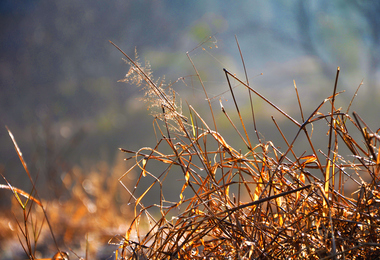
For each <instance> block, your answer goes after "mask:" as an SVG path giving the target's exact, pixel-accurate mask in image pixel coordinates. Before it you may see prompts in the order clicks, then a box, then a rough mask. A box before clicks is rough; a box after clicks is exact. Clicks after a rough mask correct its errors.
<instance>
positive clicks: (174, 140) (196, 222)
mask: <svg viewBox="0 0 380 260" xmlns="http://www.w3.org/2000/svg"><path fill="white" fill-rule="evenodd" d="M115 47H116V48H118V47H117V46H116V45H115ZM118 49H119V48H118ZM119 50H120V49H119ZM120 51H121V50H120ZM121 52H122V51H121ZM122 53H123V54H124V55H125V57H126V58H127V59H128V60H127V62H128V63H129V64H130V65H131V70H130V71H133V72H134V75H133V78H130V77H131V73H128V74H127V76H126V77H127V78H126V79H124V81H131V80H132V81H133V80H134V81H136V80H137V81H138V82H139V84H141V83H142V82H145V88H146V89H148V92H149V93H151V94H153V97H152V96H150V98H151V99H153V100H155V104H156V105H158V106H159V107H160V108H161V112H160V113H158V114H157V113H156V114H155V119H154V128H155V132H156V137H157V144H156V145H155V147H153V148H146V147H145V148H141V149H140V150H138V151H129V150H126V149H121V150H122V151H123V152H126V153H128V154H131V157H129V158H127V160H135V164H134V165H133V166H132V167H131V169H130V170H129V171H127V172H126V173H125V174H124V175H123V176H122V177H121V178H120V182H121V183H122V185H124V186H125V184H124V183H123V180H124V178H125V177H126V176H127V175H128V174H129V173H130V172H132V171H133V170H136V169H137V170H139V171H140V175H139V177H138V180H137V184H136V186H135V188H134V189H132V190H129V189H128V188H127V187H126V186H125V188H126V190H128V192H129V193H130V194H131V198H132V200H133V201H134V204H135V207H134V212H135V217H134V219H133V221H132V223H131V225H130V227H129V229H128V230H127V232H126V234H125V236H118V237H115V238H114V239H113V240H112V242H115V241H116V240H117V241H118V243H119V245H120V246H119V256H118V257H119V258H120V259H369V258H372V259H373V257H375V256H379V255H380V243H379V242H380V237H379V232H380V229H379V224H380V218H379V213H380V212H379V205H380V204H379V203H380V189H379V181H380V180H379V177H380V175H379V169H380V168H379V165H380V164H379V163H380V155H379V148H380V146H379V142H380V136H379V135H378V131H379V130H378V131H377V132H374V131H372V130H371V129H370V128H369V126H367V125H366V124H365V123H364V122H363V120H362V119H361V118H360V116H359V115H358V114H356V113H355V112H353V113H352V115H353V116H351V112H349V109H350V106H351V102H350V104H349V106H348V108H347V110H346V111H343V109H341V108H339V109H338V108H337V107H336V101H335V100H336V98H337V97H338V95H339V94H340V93H337V91H336V89H337V85H338V77H339V68H338V70H337V74H336V80H335V85H334V88H333V93H332V95H331V96H329V97H327V98H326V99H325V100H323V101H322V102H321V103H320V105H319V106H318V107H317V108H316V109H315V110H314V111H313V112H312V113H311V114H310V115H307V116H304V111H303V109H302V106H301V101H300V98H299V95H298V91H297V87H296V85H295V84H294V86H295V94H296V96H297V100H298V104H299V110H300V113H301V118H302V121H301V122H298V121H297V120H295V119H294V118H293V117H291V116H290V115H288V114H286V113H285V112H284V111H282V110H281V109H280V108H278V107H277V106H276V105H275V104H273V103H272V102H271V101H269V100H268V99H266V98H265V97H264V96H262V95H261V94H260V93H258V92H257V91H256V90H254V89H253V88H251V87H250V85H249V83H248V77H247V78H246V80H242V79H240V78H238V77H236V76H235V75H234V74H232V73H230V72H229V71H228V70H226V69H225V70H224V72H225V75H226V81H227V83H228V85H229V88H230V93H231V95H232V100H233V101H234V104H235V108H236V112H237V114H238V118H239V120H240V122H239V126H237V125H236V124H235V123H234V122H233V120H232V119H231V118H230V117H229V113H228V112H227V111H226V110H225V109H224V107H223V104H222V102H221V101H220V105H221V111H222V113H224V114H225V116H226V118H227V119H228V121H229V122H230V124H231V127H233V128H234V129H235V130H236V133H237V135H238V136H239V137H240V138H241V140H242V142H243V143H244V144H245V147H239V148H234V147H232V146H231V145H230V144H228V143H227V142H226V141H225V139H224V138H223V136H222V135H221V134H220V133H219V132H218V130H217V123H216V121H215V119H213V121H212V122H211V123H209V122H206V121H205V120H204V119H202V117H201V115H200V114H199V113H198V112H197V111H196V110H195V109H194V108H193V107H192V106H191V105H188V109H189V115H188V116H185V115H184V114H183V113H181V112H179V110H178V105H177V104H176V103H175V98H174V97H175V94H173V93H174V92H173V91H166V90H165V89H164V88H162V86H161V85H157V83H156V82H154V81H153V79H152V78H151V74H150V73H146V71H145V70H144V69H143V68H141V66H140V64H139V63H138V62H134V61H133V60H132V59H131V58H130V57H129V56H128V55H127V54H125V53H124V52H122ZM188 58H189V60H190V62H191V64H192V65H193V68H194V71H195V74H196V76H195V77H197V78H198V80H199V82H200V84H201V86H202V87H203V89H204V94H205V96H206V100H207V101H208V103H209V108H210V113H211V117H212V118H214V111H213V108H212V106H211V103H210V99H209V97H208V95H207V92H206V90H205V88H204V85H203V82H202V80H201V77H200V76H199V73H198V71H197V69H196V66H195V65H194V63H193V62H192V59H191V57H190V55H189V53H188ZM243 63H244V62H243ZM232 82H233V83H234V84H236V85H239V86H240V87H241V89H245V91H247V92H248V95H249V98H250V100H252V99H251V95H258V96H259V97H260V98H261V99H263V100H264V101H265V102H267V103H268V104H269V105H270V106H272V107H273V108H275V109H276V110H278V111H279V112H280V113H281V114H282V115H283V116H284V117H285V118H287V119H288V120H290V121H291V122H292V123H293V124H294V125H296V127H297V128H298V131H297V132H295V133H294V137H292V139H287V137H285V136H284V134H283V132H282V131H281V129H280V127H279V126H278V124H277V123H276V121H275V119H274V118H273V117H272V119H273V121H274V125H275V126H276V127H277V129H278V131H279V133H280V134H281V135H282V137H283V139H284V141H285V143H286V144H287V148H285V149H284V150H282V151H281V150H280V149H278V148H277V147H276V146H275V144H273V143H272V142H270V141H268V142H264V141H262V139H261V138H260V136H259V134H258V133H257V131H256V122H255V117H254V113H253V111H254V109H253V104H252V101H251V108H252V125H254V130H255V132H256V137H257V144H256V145H252V141H251V138H250V137H249V135H248V132H252V131H250V130H248V129H246V127H245V123H244V121H243V119H242V116H241V113H240V109H239V105H238V104H237V102H236V100H235V96H234V88H235V86H233V85H232ZM360 85H361V84H360ZM360 85H359V87H360ZM358 89H359V88H358ZM355 95H356V94H355ZM326 106H330V108H329V109H328V111H329V112H327V113H322V112H321V111H322V108H326ZM316 125H319V126H322V127H324V128H325V130H324V131H325V133H326V134H327V135H326V140H325V141H326V142H325V144H324V145H325V148H324V149H323V150H322V149H317V147H318V146H316V145H315V144H313V141H312V131H313V127H314V126H316ZM239 129H242V130H241V131H239ZM349 129H350V132H349ZM352 132H356V133H361V137H362V138H361V140H354V139H353V137H352V135H351V133H352ZM301 136H304V137H305V138H306V140H307V144H308V145H307V146H305V147H303V149H304V151H305V152H304V153H302V154H297V153H296V151H295V150H294V144H295V142H296V141H297V140H298V139H299V138H300V137H301ZM338 144H339V145H340V146H341V147H344V146H345V147H347V148H348V151H349V152H350V153H351V154H350V155H349V156H343V155H342V154H340V153H339V150H338ZM341 149H342V148H341ZM242 150H246V152H242ZM305 154H306V155H305ZM157 164H161V165H163V167H164V168H163V170H161V168H159V167H157ZM151 165H152V167H150V166H151ZM158 169H160V170H158ZM170 172H176V174H181V175H182V176H183V177H182V180H183V181H182V184H181V185H182V189H181V192H180V194H179V200H178V201H175V202H169V201H167V200H166V199H165V196H164V193H165V191H164V190H165V185H164V181H165V178H167V176H169V175H170ZM148 175H149V176H150V177H152V178H153V180H154V181H153V182H152V183H151V185H150V186H149V187H148V188H147V189H145V188H144V191H143V192H142V193H141V195H136V194H137V193H138V187H139V183H140V180H141V179H142V178H143V177H144V176H148ZM177 176H178V175H177ZM346 185H351V187H350V188H351V189H352V185H354V186H356V190H357V192H356V193H355V194H354V196H351V194H348V195H347V194H345V190H346V189H347V187H346ZM155 186H158V187H159V189H160V200H159V201H160V202H159V203H158V204H151V205H149V206H145V205H143V203H142V201H143V200H144V197H145V196H146V195H147V194H148V193H149V192H150V191H151V190H152V189H153V187H155ZM166 188H170V187H166ZM243 199H245V200H248V202H247V201H243ZM154 208H157V209H158V211H159V214H158V215H157V214H156V215H154V214H153V213H151V212H154ZM145 222H146V223H148V227H144V225H143V223H145Z"/></svg>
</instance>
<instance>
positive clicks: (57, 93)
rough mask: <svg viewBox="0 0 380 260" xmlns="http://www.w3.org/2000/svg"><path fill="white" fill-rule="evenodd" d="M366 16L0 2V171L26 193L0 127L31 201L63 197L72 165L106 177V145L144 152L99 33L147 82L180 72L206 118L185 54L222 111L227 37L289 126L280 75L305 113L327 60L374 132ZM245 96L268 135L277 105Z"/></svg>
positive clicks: (352, 4) (374, 41)
mask: <svg viewBox="0 0 380 260" xmlns="http://www.w3.org/2000/svg"><path fill="white" fill-rule="evenodd" d="M379 13H380V2H378V1H360V0H345V1H343V0H335V1H327V0H321V1H303V0H294V1H274V0H269V1H238V2H233V3H232V2H231V1H216V0H209V1H121V0H119V1H116V0H115V1H88V0H83V1H77V0H66V1H58V0H57V1H56V0H54V1H39V0H29V1H21V0H2V1H1V2H0V20H1V23H0V28H1V30H0V34H1V48H0V88H1V92H0V112H1V113H0V143H1V145H0V172H1V173H2V174H3V175H4V176H5V177H6V178H7V180H8V181H9V182H10V183H12V184H13V185H14V186H17V187H19V188H22V189H24V190H26V191H30V182H29V181H28V179H27V177H26V175H25V172H24V170H23V168H22V165H21V163H20V161H19V158H18V155H17V153H16V152H15V150H14V147H13V144H12V142H11V139H10V138H9V135H8V133H7V130H6V128H5V126H8V128H9V129H10V130H11V131H12V132H13V134H14V136H15V138H16V141H17V142H18V145H19V147H20V149H21V151H22V152H23V155H24V158H25V160H26V162H27V163H28V166H29V168H30V171H31V172H32V175H33V176H38V181H37V183H38V187H41V188H40V189H39V190H40V195H41V196H42V197H44V198H49V199H52V198H56V199H61V200H62V197H64V196H68V195H65V194H67V192H68V191H67V190H70V188H68V185H67V184H66V186H64V185H63V184H62V182H63V181H65V178H66V176H68V175H70V176H71V177H72V178H74V177H73V176H75V174H74V175H73V173H72V172H73V168H75V167H77V168H76V169H81V172H82V174H83V175H84V176H87V175H88V174H90V173H91V172H103V174H105V175H111V172H112V175H113V176H115V178H116V179H117V177H120V176H121V175H122V174H123V173H124V171H125V170H126V169H127V168H128V167H127V163H124V162H123V158H124V157H125V156H124V155H123V154H121V153H120V152H119V150H118V148H119V147H122V148H126V149H129V150H137V149H139V148H140V147H143V146H152V147H154V145H155V143H156V141H155V140H156V139H155V136H154V132H153V128H152V120H153V118H152V117H151V116H150V115H149V111H147V107H146V105H145V104H144V102H141V100H140V98H142V97H143V94H144V93H143V92H142V91H140V90H139V89H138V88H136V87H135V86H131V85H128V84H125V83H120V82H119V83H118V82H117V81H118V80H119V79H122V78H123V77H124V75H125V74H126V73H127V71H128V69H129V66H128V65H127V64H126V63H125V62H124V61H123V60H122V58H123V55H122V54H121V53H120V52H119V51H118V50H117V49H116V48H115V47H113V46H112V45H111V44H110V43H109V40H111V41H112V42H114V43H115V44H117V45H118V46H119V47H120V48H121V49H122V50H123V51H124V52H126V53H127V54H128V55H130V56H131V57H134V55H135V49H136V50H137V52H138V54H139V57H140V61H141V62H142V63H144V62H145V60H147V61H149V62H150V64H151V66H152V71H153V75H154V77H155V78H156V79H158V78H160V77H161V78H162V77H163V76H164V75H165V81H166V82H167V83H170V82H175V81H177V79H178V78H180V77H185V80H184V81H178V82H177V83H175V84H174V85H173V86H172V88H173V89H174V90H175V91H176V92H177V93H178V94H179V95H180V96H179V97H180V98H182V100H183V104H186V103H185V101H188V102H189V103H190V104H192V105H193V106H194V107H195V109H197V110H199V112H200V113H201V114H202V113H205V114H206V115H205V116H206V118H207V115H208V114H209V112H208V111H207V110H206V109H207V102H206V101H205V97H204V94H203V92H202V88H201V87H200V85H199V84H198V83H196V78H195V77H194V74H195V73H194V70H193V68H192V66H191V63H190V62H189V59H188V58H187V56H186V53H187V52H189V55H190V57H191V58H192V59H193V61H194V63H195V65H196V66H197V69H198V70H199V71H200V73H201V76H202V79H203V80H204V83H205V86H206V89H207V91H208V93H209V95H210V97H216V98H215V99H213V106H214V105H215V107H216V110H217V111H218V112H217V113H221V112H219V110H218V109H219V108H218V107H219V101H218V98H220V97H221V98H222V100H223V102H224V103H225V106H226V107H227V108H228V106H229V105H231V108H232V107H233V106H232V104H233V103H232V102H231V101H232V100H231V98H230V96H229V95H228V94H223V95H220V94H222V93H223V92H224V91H226V90H228V85H227V83H226V79H225V76H224V72H223V68H226V69H228V70H229V71H230V72H232V73H236V75H237V76H238V77H241V78H244V71H243V66H242V62H241V58H240V54H239V51H238V48H237V44H236V40H235V35H236V36H237V38H238V40H239V44H240V47H241V50H242V54H243V56H244V61H245V65H246V69H247V73H248V76H249V78H250V84H251V86H252V87H253V88H254V89H256V90H257V91H258V92H260V93H262V94H263V95H264V96H266V97H267V98H268V99H270V100H271V101H273V102H274V103H275V104H277V105H278V106H280V107H281V108H282V109H283V110H285V111H286V112H287V113H289V114H291V115H292V116H294V117H295V118H296V119H297V120H300V113H299V109H298V104H297V99H296V95H295V92H294V87H293V80H295V82H296V84H297V87H298V90H299V92H300V95H301V100H302V104H303V108H304V113H305V114H310V113H311V112H312V111H313V110H314V109H315V108H316V107H317V106H318V105H319V104H320V102H321V101H322V100H323V99H324V98H325V97H328V96H330V95H331V94H332V91H333V86H334V80H335V75H336V69H337V67H338V66H339V67H340V68H341V72H340V77H339V85H338V91H340V90H346V92H345V93H343V94H342V95H341V96H340V97H339V98H340V101H339V102H341V104H342V106H343V110H345V109H346V108H347V105H348V103H349V101H350V100H351V98H352V96H353V95H354V93H355V91H356V89H357V87H358V86H359V84H360V83H361V81H362V80H363V83H364V85H363V86H362V87H361V89H360V91H359V94H358V96H357V97H356V100H355V102H354V105H353V107H352V109H351V110H354V111H357V112H358V113H359V114H360V115H361V116H362V117H363V119H364V120H365V121H366V122H367V124H368V125H369V126H371V127H372V128H373V130H375V131H376V130H377V128H378V122H379V119H380V113H379V112H378V111H380V110H379V108H380V107H379V94H380V71H379V68H380V17H379ZM210 36H211V38H210ZM205 40H207V41H206V42H205V43H204V44H203V45H202V46H200V47H198V48H196V47H197V46H198V45H199V44H200V43H202V42H204V41H205ZM261 73H263V75H260V74H261ZM239 91H240V92H239ZM236 93H237V99H238V101H239V102H240V105H241V107H242V109H248V110H249V109H250V108H249V103H248V100H247V99H246V91H243V89H239V88H237V89H236ZM214 101H215V102H214ZM254 101H255V109H256V116H257V124H258V130H259V131H260V133H262V134H263V136H265V137H266V139H267V140H277V139H276V138H278V133H277V130H276V129H275V128H274V127H273V123H271V120H270V116H271V115H272V114H274V115H276V112H275V111H274V110H273V109H271V108H270V107H269V106H267V105H266V104H264V102H263V101H262V100H261V99H259V98H255V99H254ZM184 113H187V108H186V106H185V105H184ZM278 120H279V121H280V122H282V121H281V120H283V127H284V129H285V130H284V131H285V132H286V129H287V128H289V129H290V130H289V131H290V133H294V129H291V127H289V126H288V125H289V122H288V121H286V120H284V119H283V118H280V117H279V118H278ZM221 125H223V124H221ZM226 125H227V124H226ZM292 131H293V132H292ZM323 134H325V133H323ZM292 137H293V135H290V136H289V139H290V138H292ZM278 140H281V138H279V139H278ZM123 164H125V165H124V166H123ZM123 167H124V168H123ZM115 169H117V170H115ZM78 171H79V170H77V172H78ZM83 178H84V179H85V177H83ZM131 179H133V178H131ZM66 181H67V180H66ZM132 181H133V180H132ZM1 183H5V182H3V181H2V182H1ZM80 185H82V187H84V189H85V190H86V185H84V184H83V183H80ZM0 196H1V197H0V198H1V199H0V206H2V207H5V208H7V207H8V205H9V203H10V201H11V193H10V192H9V191H4V190H0ZM119 196H122V195H119ZM125 196H127V194H125ZM120 203H121V202H120Z"/></svg>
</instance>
